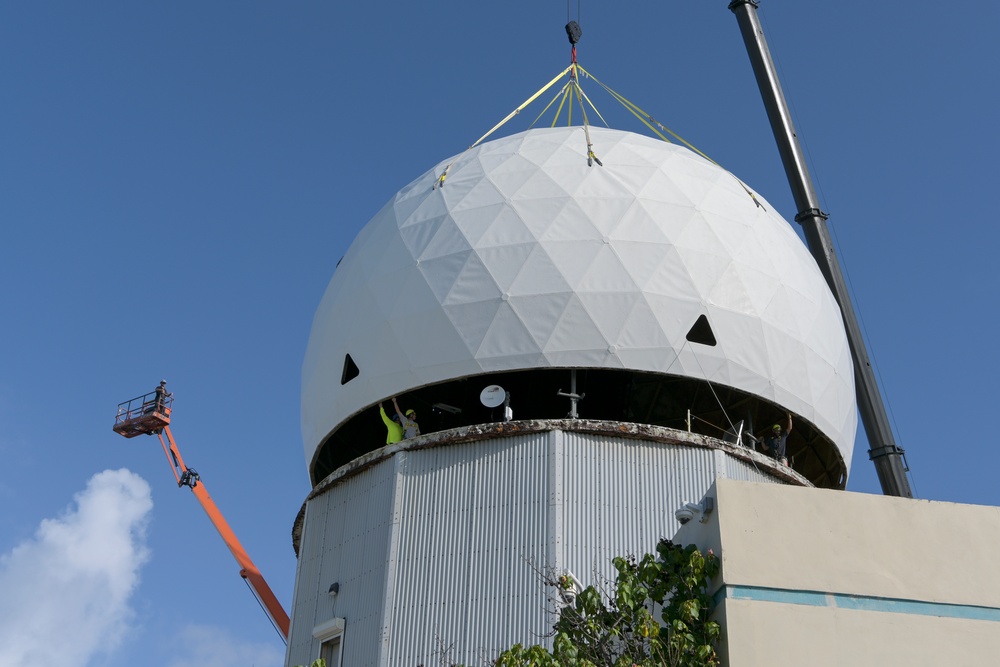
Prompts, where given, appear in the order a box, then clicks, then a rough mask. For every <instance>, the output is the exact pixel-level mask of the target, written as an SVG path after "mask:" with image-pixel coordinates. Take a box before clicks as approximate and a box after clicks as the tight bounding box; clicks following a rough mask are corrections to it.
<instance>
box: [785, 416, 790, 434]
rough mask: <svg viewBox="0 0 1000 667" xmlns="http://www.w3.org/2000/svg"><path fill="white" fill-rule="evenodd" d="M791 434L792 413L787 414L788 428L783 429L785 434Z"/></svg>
mask: <svg viewBox="0 0 1000 667" xmlns="http://www.w3.org/2000/svg"><path fill="white" fill-rule="evenodd" d="M791 432H792V413H791V412H789V413H788V427H787V428H786V429H785V433H791Z"/></svg>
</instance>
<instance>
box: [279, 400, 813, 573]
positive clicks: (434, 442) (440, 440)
mask: <svg viewBox="0 0 1000 667" xmlns="http://www.w3.org/2000/svg"><path fill="white" fill-rule="evenodd" d="M546 431H569V432H575V433H591V434H594V435H613V436H617V437H620V438H631V439H635V440H643V441H645V442H656V443H661V444H663V445H683V446H685V447H703V448H706V449H720V450H722V451H724V452H726V453H727V454H729V455H730V456H732V457H733V458H737V459H740V460H741V461H746V462H747V463H750V464H752V465H754V466H756V467H757V468H759V469H763V470H766V471H767V473H768V474H769V475H771V476H773V477H776V478H778V479H780V480H782V481H784V482H786V483H787V484H792V485H795V486H807V487H812V486H814V485H813V484H812V483H811V482H810V481H809V480H807V479H806V478H805V477H803V476H802V475H800V474H799V473H797V472H795V470H793V469H792V468H790V467H788V466H783V465H781V464H780V463H778V462H777V461H775V460H774V459H772V458H771V457H769V456H766V455H764V454H762V453H760V452H756V451H753V450H751V449H747V448H746V447H742V446H739V445H735V444H733V443H730V442H726V441H724V440H719V439H718V438H713V437H710V436H707V435H702V434H700V433H691V432H688V431H681V430H678V429H673V428H667V427H665V426H651V425H649V424H636V423H633V422H618V421H601V420H594V419H532V420H524V421H509V422H490V423H487V424H475V425H473V426H463V427H460V428H453V429H449V430H447V431H437V432H435V433H428V434H426V435H421V436H417V437H416V438H407V439H406V440H401V441H399V442H397V443H395V444H392V445H385V446H384V447H379V448H378V449H375V450H373V451H371V452H368V453H367V454H362V455H361V456H359V457H357V458H356V459H354V460H352V461H350V462H349V463H346V464H344V465H342V466H340V467H339V468H337V469H336V470H334V471H333V472H332V473H330V474H329V475H327V476H326V478H324V479H323V481H321V482H320V483H319V484H317V485H316V486H315V487H314V488H313V490H312V491H311V492H310V493H309V495H308V496H307V497H306V499H305V501H304V502H303V503H302V508H301V509H300V510H299V513H298V515H297V516H296V517H295V523H294V525H293V526H292V546H293V548H294V549H295V554H296V556H297V555H298V553H299V541H300V539H301V536H302V522H303V521H304V520H305V510H306V503H308V502H309V500H311V499H312V498H315V497H316V496H319V495H321V494H323V493H325V492H326V491H328V490H329V489H331V488H332V487H334V486H336V485H337V484H338V483H340V482H342V481H343V480H345V479H347V478H348V477H351V476H353V475H355V474H357V473H359V472H361V471H362V470H364V469H365V468H368V467H370V466H373V465H375V464H376V463H379V462H380V461H384V460H385V459H388V458H391V457H392V456H393V455H395V454H397V453H399V452H405V451H413V450H417V449H425V448H428V447H447V446H451V445H460V444H462V443H466V442H474V441H477V440H486V439H491V438H505V437H512V436H516V435H524V434H526V433H542V432H546Z"/></svg>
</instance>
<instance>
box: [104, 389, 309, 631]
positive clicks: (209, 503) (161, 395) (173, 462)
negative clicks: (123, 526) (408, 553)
mask: <svg viewBox="0 0 1000 667" xmlns="http://www.w3.org/2000/svg"><path fill="white" fill-rule="evenodd" d="M173 400H174V399H173V394H170V393H167V390H166V382H165V381H161V382H160V386H159V387H157V388H156V390H155V391H152V392H150V393H148V394H145V395H143V396H137V397H136V398H133V399H130V400H128V401H125V402H124V403H120V404H119V405H118V416H117V417H116V418H115V425H114V431H115V433H119V434H121V435H123V436H125V437H126V438H134V437H135V436H137V435H155V436H156V437H157V438H159V440H160V445H161V446H162V447H163V453H164V454H165V455H166V457H167V462H168V463H169V464H170V469H171V470H172V471H173V473H174V479H176V480H177V486H178V487H181V486H186V487H188V488H190V489H191V491H192V492H193V493H194V495H195V497H196V498H197V499H198V502H200V503H201V507H202V509H204V510H205V513H206V514H207V515H208V518H209V519H210V520H211V521H212V525H214V526H215V529H216V530H217V531H219V535H221V536H222V540H223V541H224V542H225V543H226V546H227V547H229V551H230V552H232V554H233V557H234V558H236V562H237V563H239V565H240V576H241V577H243V579H244V580H246V582H247V584H248V585H249V586H250V589H251V590H252V591H253V593H254V595H255V596H256V597H257V600H258V602H259V603H260V605H261V607H262V608H263V609H264V611H265V612H267V615H268V617H269V618H270V619H271V623H272V624H273V625H274V627H275V628H276V629H277V630H278V632H279V633H281V636H282V638H284V640H285V641H286V642H287V641H288V625H289V622H288V614H287V613H286V612H285V610H284V608H283V607H282V606H281V603H280V602H278V598H277V597H275V595H274V593H273V592H272V591H271V587H270V586H268V585H267V582H266V581H265V580H264V577H263V575H261V573H260V570H258V569H257V566H256V565H254V564H253V561H252V560H250V556H249V555H248V554H247V552H246V550H244V549H243V545H242V544H240V541H239V540H238V539H236V534H235V533H234V532H233V529H232V528H230V527H229V524H228V523H227V522H226V519H225V518H224V517H223V516H222V512H220V511H219V508H218V507H217V506H216V505H215V501H213V500H212V497H211V496H210V495H208V490H206V489H205V484H204V483H203V482H202V481H201V477H200V476H199V475H198V473H197V472H196V471H195V470H194V468H189V467H188V466H187V465H185V463H184V459H183V458H181V453H180V450H179V449H178V448H177V442H176V441H175V440H174V436H173V434H172V433H171V432H170V413H171V412H172V410H173ZM164 435H166V436H167V437H166V439H164V437H163V436H164Z"/></svg>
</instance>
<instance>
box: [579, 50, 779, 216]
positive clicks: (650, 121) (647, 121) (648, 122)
mask: <svg viewBox="0 0 1000 667" xmlns="http://www.w3.org/2000/svg"><path fill="white" fill-rule="evenodd" d="M578 67H579V68H580V71H581V72H583V73H584V74H586V75H587V78H590V79H593V80H594V83H596V84H597V85H598V86H600V87H601V88H603V89H604V90H606V91H607V92H608V94H609V95H611V97H613V98H615V99H616V100H617V101H618V103H619V104H621V105H622V106H623V107H625V108H626V109H628V110H629V111H630V112H631V113H632V115H634V116H635V117H636V118H638V119H639V120H640V121H641V122H642V124H643V125H645V126H646V127H648V128H649V129H650V130H651V131H652V132H654V133H655V134H656V136H658V137H659V138H660V139H663V140H664V141H666V142H667V143H671V142H670V140H669V139H667V138H666V137H665V136H663V135H662V134H660V133H659V132H658V131H657V129H656V128H657V127H658V128H660V129H661V130H663V131H664V132H666V133H667V134H669V135H670V136H672V137H673V138H674V139H676V140H677V141H679V142H681V143H682V144H684V145H685V146H686V147H688V148H690V149H691V150H692V151H694V152H695V153H697V154H698V155H700V156H702V157H703V158H705V159H706V160H708V161H709V162H711V163H712V164H714V165H715V166H716V167H719V168H720V169H725V167H723V166H722V165H721V164H719V163H718V162H716V161H715V160H713V159H712V158H710V157H708V156H707V155H705V154H704V153H702V152H701V151H700V150H698V149H697V148H695V147H694V145H693V144H691V143H690V142H688V141H687V140H686V139H684V138H683V137H681V136H680V135H679V134H677V133H676V132H674V131H672V130H671V129H670V128H668V127H666V126H664V125H663V124H662V123H660V122H659V121H658V120H656V119H655V118H653V117H652V116H651V115H649V114H648V113H646V112H645V111H643V110H642V109H641V108H639V107H638V106H637V105H635V104H633V103H632V102H630V101H628V100H627V99H625V97H624V96H623V95H621V94H619V93H617V92H615V91H614V90H612V89H611V88H609V87H608V86H606V85H604V83H602V82H601V81H600V80H599V79H598V78H597V77H596V76H594V75H593V74H591V73H590V72H588V71H587V70H585V69H584V68H583V66H582V65H580V66H578ZM587 101H588V102H589V101H590V100H587ZM591 106H593V104H591ZM595 111H596V109H595ZM601 120H604V119H603V118H602V119H601ZM653 125H656V127H653ZM726 171H727V173H728V174H729V175H730V176H732V177H733V178H735V179H736V182H737V183H739V184H740V187H741V188H743V191H744V192H746V193H747V194H748V195H750V199H752V200H753V203H754V204H756V205H757V206H758V207H760V208H764V206H763V205H762V204H761V203H760V201H758V200H757V196H756V195H755V194H754V193H753V191H752V190H751V189H750V188H748V187H747V185H746V183H744V182H743V181H741V180H740V179H739V178H737V177H736V175H735V174H733V173H732V172H731V171H729V170H726Z"/></svg>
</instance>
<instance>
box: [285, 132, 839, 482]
mask: <svg viewBox="0 0 1000 667" xmlns="http://www.w3.org/2000/svg"><path fill="white" fill-rule="evenodd" d="M590 133H591V138H592V140H593V143H594V146H595V150H597V151H598V154H599V155H600V157H601V159H602V161H603V163H604V166H603V167H600V166H596V165H595V166H593V167H588V166H587V160H586V154H587V141H586V138H585V136H584V131H583V129H582V128H580V127H567V128H553V129H542V130H529V131H527V132H523V133H521V134H517V135H514V136H511V137H507V138H503V139H498V140H496V141H492V142H489V143H486V144H483V145H481V146H478V147H476V148H475V149H472V150H470V151H467V152H466V153H464V154H462V155H461V156H459V157H458V158H457V159H454V164H453V166H452V167H451V169H450V171H449V174H448V177H447V180H446V182H445V185H444V187H439V188H436V189H435V188H433V186H434V184H435V182H436V180H437V178H438V176H439V175H440V174H441V173H442V171H443V170H444V168H445V166H446V165H447V164H449V163H450V162H452V160H446V161H443V162H442V163H440V164H439V165H437V166H435V167H434V168H432V169H430V170H429V171H427V172H426V173H425V174H424V175H423V176H421V177H420V178H418V179H416V180H415V181H413V182H412V183H410V184H409V185H408V186H406V187H405V188H403V189H402V190H400V192H399V193H398V194H396V196H395V197H393V199H392V200H391V201H390V202H389V203H388V204H386V205H385V207H383V208H382V210H381V211H379V212H378V213H377V214H376V215H375V217H373V218H372V220H371V221H370V222H369V223H368V224H367V225H365V227H364V228H363V229H362V230H361V232H360V233H359V234H358V236H357V238H356V239H355V241H354V243H353V244H352V245H351V247H350V249H349V250H348V252H347V254H346V255H345V256H344V258H343V259H342V260H341V262H340V264H339V265H338V267H337V269H336V271H335V273H334V276H333V278H332V280H331V282H330V285H329V286H328V288H327V291H326V294H325V295H324V297H323V300H322V302H321V303H320V306H319V308H318V309H317V312H316V315H315V319H314V323H313V328H312V332H311V335H310V339H309V345H308V349H307V352H306V358H305V362H304V365H303V381H302V428H303V439H304V445H305V454H306V461H307V462H309V461H311V460H312V458H313V455H314V453H315V451H316V449H317V447H318V446H319V445H320V444H321V442H322V441H323V440H324V438H325V437H326V436H327V435H328V434H329V433H331V432H332V431H333V430H335V429H336V428H337V427H338V426H339V425H340V424H342V423H343V422H344V421H345V420H347V419H348V418H350V417H351V416H352V415H354V414H356V413H358V412H359V411H361V410H363V409H365V408H367V407H369V406H371V405H373V404H374V403H377V402H378V401H380V400H384V399H386V398H387V397H390V396H393V395H398V394H401V393H404V392H406V391H408V390H412V389H415V388H419V387H422V386H426V385H429V384H434V383H438V382H442V381H446V380H450V379H457V378H462V377H467V376H475V375H480V374H483V373H490V372H497V371H507V370H523V369H530V368H551V367H575V368H606V369H621V368H625V369H632V370H636V371H642V372H652V373H662V374H669V375H677V376H686V377H691V378H697V379H707V380H709V381H711V382H712V383H718V384H722V385H726V386H729V387H734V388H736V389H740V390H743V391H746V392H749V393H751V394H754V395H756V396H760V397H762V398H764V399H766V400H768V401H770V402H772V403H775V404H777V405H779V406H782V407H783V408H785V409H787V410H789V411H791V412H793V413H795V414H797V415H801V416H802V417H804V418H806V419H808V420H809V421H810V422H811V423H813V424H814V425H815V426H816V427H817V428H818V429H820V431H822V432H823V433H824V434H825V435H826V436H827V437H828V438H830V440H832V441H833V443H834V444H835V445H836V446H837V448H838V449H839V450H840V453H841V455H842V457H843V459H844V462H845V464H846V465H847V466H848V467H849V466H850V460H851V452H852V448H853V444H854V435H855V430H856V425H857V423H856V422H857V415H856V406H855V396H854V379H853V369H852V365H851V363H852V362H851V355H850V350H849V348H848V344H847V339H846V336H845V334H844V327H843V323H842V320H841V316H840V311H839V309H838V307H837V304H836V302H835V301H834V299H833V296H832V295H831V293H830V291H829V289H828V288H827V286H826V283H825V282H824V280H823V277H822V275H821V274H820V272H819V270H818V268H817V267H816V265H815V262H814V261H813V259H812V257H811V256H810V255H809V253H808V252H807V250H806V249H805V247H804V246H803V244H802V242H801V241H800V240H799V238H798V236H797V235H796V234H795V232H794V230H793V229H792V228H791V226H790V225H789V224H788V223H787V222H786V221H785V220H784V219H783V218H781V216H779V215H778V214H777V213H776V212H775V211H774V210H773V208H772V207H771V206H770V205H769V204H768V203H767V202H766V201H764V200H763V199H762V198H760V196H759V195H758V196H757V202H759V205H758V203H756V202H755V201H754V199H753V198H751V197H750V195H749V194H748V193H747V192H746V191H745V190H744V188H743V187H742V186H741V184H740V182H739V181H738V180H737V179H736V178H735V177H734V176H733V175H732V174H730V173H729V172H727V171H725V170H723V169H721V168H720V167H718V166H716V165H714V164H712V163H710V162H709V161H707V160H705V159H703V158H701V157H699V156H697V155H696V154H694V153H692V152H691V151H689V150H687V149H684V148H681V147H678V146H675V145H672V144H668V143H665V142H662V141H659V140H655V139H651V138H648V137H643V136H640V135H635V134H631V133H627V132H621V131H617V130H607V129H598V128H592V129H591V130H590ZM702 315H705V316H706V317H707V318H708V320H709V322H710V323H711V327H712V330H713V332H714V335H715V337H716V338H717V341H718V344H717V345H716V346H714V347H710V346H705V345H698V344H696V343H691V342H688V341H687V340H686V337H685V336H686V334H687V332H688V331H689V330H690V329H691V327H692V325H693V324H694V323H695V322H696V321H697V320H698V318H699V317H700V316H702ZM347 355H350V357H351V359H352V360H353V362H354V363H355V364H356V365H357V368H358V369H359V373H358V375H357V377H355V378H353V379H351V380H350V381H349V382H347V383H346V384H342V383H341V380H342V373H343V369H344V364H345V358H346V356H347Z"/></svg>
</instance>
